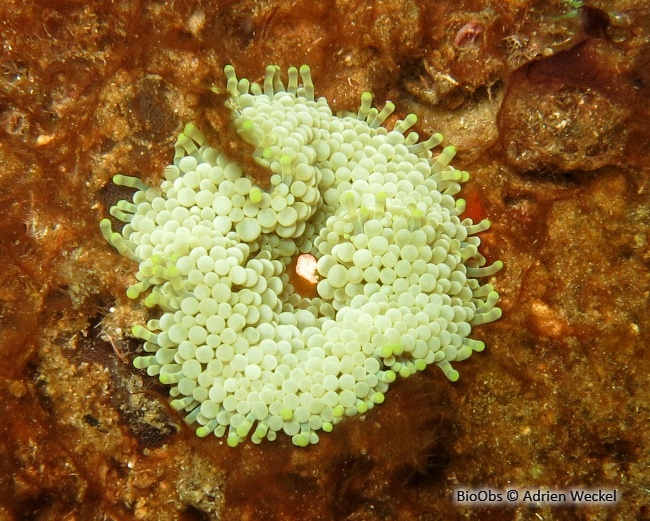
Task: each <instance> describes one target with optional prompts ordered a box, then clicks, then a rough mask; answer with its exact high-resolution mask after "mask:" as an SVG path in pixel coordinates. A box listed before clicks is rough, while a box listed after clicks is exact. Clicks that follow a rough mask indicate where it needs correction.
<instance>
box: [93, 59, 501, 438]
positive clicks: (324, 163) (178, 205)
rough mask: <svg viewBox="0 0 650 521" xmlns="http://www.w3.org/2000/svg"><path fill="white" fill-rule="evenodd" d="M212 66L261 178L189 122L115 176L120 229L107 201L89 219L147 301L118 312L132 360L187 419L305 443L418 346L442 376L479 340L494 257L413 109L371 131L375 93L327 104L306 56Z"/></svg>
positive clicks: (349, 410) (408, 365)
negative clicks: (139, 343) (167, 158)
mask: <svg viewBox="0 0 650 521" xmlns="http://www.w3.org/2000/svg"><path fill="white" fill-rule="evenodd" d="M225 72H226V76H227V78H228V83H227V87H228V91H229V93H230V97H231V98H230V100H229V106H230V107H231V108H232V110H233V118H234V125H235V127H236V128H237V130H238V133H239V134H240V136H241V138H242V139H243V140H245V141H246V142H248V143H249V144H251V145H252V146H253V147H255V151H254V154H253V156H254V158H255V160H256V161H257V163H259V164H260V165H262V166H264V167H265V168H267V169H268V170H269V171H270V172H271V176H270V181H271V182H270V187H269V188H268V189H264V188H262V187H260V186H256V185H255V184H253V182H252V181H251V180H250V178H249V177H247V175H246V172H243V171H242V168H241V167H240V165H238V164H237V163H235V162H233V161H231V160H230V159H229V158H228V157H226V156H225V155H224V154H223V153H221V152H220V151H219V150H216V149H214V148H212V147H210V145H209V144H208V143H207V142H206V139H205V137H204V136H203V134H202V133H201V132H200V131H199V130H198V129H197V128H196V127H195V126H194V125H192V124H188V125H187V126H186V127H185V130H184V132H183V133H181V134H180V136H179V137H178V141H177V142H176V147H175V150H176V153H175V156H174V163H173V164H172V165H169V166H168V167H167V168H166V169H165V172H164V175H165V181H163V182H162V183H161V185H160V187H159V188H153V187H149V186H147V185H145V184H144V183H142V182H141V181H140V180H138V179H136V178H131V177H126V176H121V175H118V176H115V178H114V182H115V183H117V184H120V185H125V186H130V187H133V188H136V189H137V191H136V192H135V194H134V196H133V202H132V203H131V202H127V201H120V202H118V203H117V205H116V206H114V207H113V208H111V214H112V215H113V216H115V217H116V218H118V219H120V220H122V221H124V222H125V223H126V224H125V226H124V227H123V229H122V231H121V233H116V232H113V231H112V230H111V225H110V221H109V220H108V219H104V220H103V221H102V223H101V229H102V232H103V234H104V236H105V237H106V239H107V240H108V241H109V242H110V243H111V244H112V245H113V246H114V247H115V248H116V249H117V250H118V251H119V252H120V253H121V254H122V255H124V256H126V257H128V258H130V259H132V260H134V261H136V262H138V264H139V269H138V271H137V273H136V278H137V280H138V282H137V283H136V284H134V285H133V286H131V287H129V288H128V290H127V295H128V296H129V298H133V299H135V298H138V297H139V296H140V295H141V294H143V293H145V292H148V295H147V297H146V298H145V300H144V302H145V305H147V306H148V307H158V308H160V309H161V310H162V314H161V316H160V317H159V318H158V319H156V320H150V321H149V322H148V323H147V324H146V327H145V326H143V325H137V326H135V327H134V328H133V334H134V335H135V336H136V337H139V338H141V339H143V340H144V341H145V342H144V350H145V351H146V352H147V354H146V355H145V356H139V357H137V358H136V359H135V360H134V365H135V366H136V367H137V368H140V369H146V370H147V373H148V374H149V375H151V376H158V378H159V380H160V381H161V382H162V383H164V384H168V385H170V386H171V389H170V394H171V396H172V397H173V400H172V402H171V404H172V406H173V407H174V408H176V409H178V410H183V411H185V412H186V413H187V415H186V417H185V420H186V421H187V422H188V423H193V422H196V423H198V424H199V427H198V428H197V429H196V433H197V435H198V436H207V435H208V434H210V433H214V434H215V435H216V436H219V437H221V436H224V435H226V436H227V442H228V445H230V446H236V445H237V444H238V443H241V442H243V441H244V440H245V439H246V438H247V437H249V436H250V438H251V440H252V441H253V442H254V443H259V442H260V441H261V440H262V439H264V438H267V439H269V440H274V439H276V437H277V433H278V432H281V431H282V432H284V433H285V434H287V435H289V436H291V437H292V441H293V443H294V444H296V445H298V446H306V445H308V444H309V443H317V442H318V440H319V436H318V431H319V430H324V431H326V432H329V431H331V430H332V428H333V426H334V425H336V424H337V423H338V422H339V421H341V420H342V419H343V417H345V416H354V415H356V414H362V413H365V412H366V411H367V410H368V409H371V408H373V407H374V406H375V404H379V403H382V402H383V401H384V395H385V393H386V391H387V390H388V387H389V385H390V383H391V382H393V381H394V380H395V379H396V377H397V375H400V376H402V377H408V376H410V375H412V374H413V373H415V372H416V371H420V370H423V369H424V368H425V367H426V366H427V365H429V364H436V365H438V366H439V367H440V368H441V369H442V371H443V372H444V373H445V375H446V376H447V377H448V378H449V379H450V380H452V381H455V380H457V379H458V372H457V371H456V370H455V369H454V368H452V366H451V362H454V361H461V360H464V359H466V358H468V357H469V356H471V354H472V352H473V351H482V350H483V349H484V344H483V343H482V342H480V341H477V340H473V339H471V338H469V334H470V332H471V328H472V326H475V325H479V324H484V323H486V322H491V321H494V320H496V319H498V318H499V317H500V316H501V310H500V309H499V308H498V307H496V304H497V301H498V298H499V295H498V294H497V292H496V291H494V287H493V286H492V285H491V284H484V285H480V284H479V282H478V281H477V278H480V277H486V276H490V275H493V274H494V273H496V272H497V271H498V270H499V269H500V268H501V267H502V265H503V264H502V262H500V261H496V262H495V263H493V264H492V265H491V266H485V263H486V260H485V258H484V257H483V256H482V255H481V254H480V253H479V252H478V247H479V245H480V239H479V238H478V237H476V236H475V234H476V233H478V232H481V231H484V230H487V229H488V228H489V225H490V223H489V222H488V221H487V220H483V221H481V222H479V223H477V224H474V223H473V222H472V220H471V219H464V220H461V219H460V217H459V215H460V214H461V213H462V211H463V210H464V207H465V202H464V201H463V199H454V195H456V194H457V193H458V192H459V190H460V183H463V182H465V181H467V179H468V178H469V175H468V174H467V172H463V171H459V170H457V169H455V168H454V167H453V166H451V165H450V161H451V160H452V159H453V157H454V154H455V149H454V148H453V147H449V146H448V147H446V148H444V149H443V150H442V151H441V152H440V153H439V154H438V155H436V156H434V155H433V154H432V152H431V150H432V149H434V148H435V147H437V146H438V145H439V144H440V143H441V142H442V136H441V135H440V134H434V135H433V136H431V137H430V138H429V139H427V140H425V141H419V136H418V135H417V134H416V133H415V132H408V130H409V129H410V128H411V127H412V126H413V125H414V124H415V123H416V121H417V118H416V116H415V115H413V114H409V115H408V116H407V117H406V118H405V119H404V120H401V121H397V122H396V124H395V125H394V127H393V129H392V130H390V131H389V130H388V129H386V128H385V127H383V126H382V124H383V123H384V121H385V120H386V118H387V117H388V116H389V115H390V114H391V113H392V112H393V110H394V106H393V104H392V103H390V102H389V103H387V104H386V105H385V107H384V108H383V109H382V110H381V111H379V110H378V109H376V108H374V107H372V105H371V101H372V96H371V95H370V94H369V93H364V94H363V95H362V96H361V107H360V108H359V111H358V113H356V114H354V113H352V114H349V113H347V114H339V115H338V116H335V115H333V114H332V111H331V109H330V107H329V105H328V103H327V100H325V99H324V98H319V99H315V98H314V86H313V83H312V80H311V76H310V70H309V67H307V66H302V67H301V68H300V71H298V70H297V69H296V68H293V67H292V68H290V69H289V72H288V76H289V77H288V84H287V85H286V86H285V85H284V84H283V82H282V80H281V78H280V69H279V67H277V66H273V65H271V66H269V67H267V69H266V76H265V79H264V83H263V85H258V84H257V83H250V82H249V81H248V80H246V79H241V80H238V79H237V78H236V76H235V70H234V68H233V67H231V66H228V67H226V69H225ZM314 263H315V271H314Z"/></svg>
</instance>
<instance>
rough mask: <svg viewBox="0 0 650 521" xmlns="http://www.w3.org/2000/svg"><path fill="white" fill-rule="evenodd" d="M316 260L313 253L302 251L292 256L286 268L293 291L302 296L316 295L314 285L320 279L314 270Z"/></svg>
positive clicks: (315, 285)
mask: <svg viewBox="0 0 650 521" xmlns="http://www.w3.org/2000/svg"><path fill="white" fill-rule="evenodd" d="M317 262H318V261H317V260H316V257H314V256H313V255H310V254H309V253H303V254H301V255H298V256H297V257H294V258H293V259H292V261H291V263H290V264H289V266H288V268H287V273H289V281H290V282H291V284H292V285H293V287H294V290H295V292H296V293H298V294H299V295H300V296H301V297H303V298H314V297H315V296H317V295H318V291H317V290H316V287H317V285H318V281H319V280H320V279H319V277H318V273H317V272H316V263H317Z"/></svg>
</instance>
